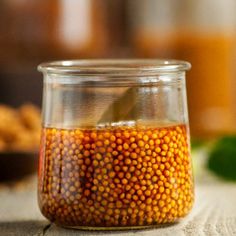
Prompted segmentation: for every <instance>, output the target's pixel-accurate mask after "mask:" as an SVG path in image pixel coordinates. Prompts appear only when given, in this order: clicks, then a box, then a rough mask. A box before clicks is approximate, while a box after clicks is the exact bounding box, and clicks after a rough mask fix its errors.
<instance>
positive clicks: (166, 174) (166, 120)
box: [38, 60, 194, 230]
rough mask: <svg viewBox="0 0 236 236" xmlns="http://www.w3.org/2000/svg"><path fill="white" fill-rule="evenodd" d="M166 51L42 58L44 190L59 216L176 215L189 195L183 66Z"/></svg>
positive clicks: (119, 225)
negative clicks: (148, 55) (163, 55)
mask: <svg viewBox="0 0 236 236" xmlns="http://www.w3.org/2000/svg"><path fill="white" fill-rule="evenodd" d="M189 68H190V64H189V63H187V62H183V61H174V60H169V61H164V60H77V61H59V62H52V63H44V64H41V65H40V66H39V70H40V71H41V72H43V74H44V93H43V127H42V140H41V151H40V160H39V182H38V200H39V206H40V209H41V212H42V213H43V215H44V216H45V217H46V218H48V219H49V220H50V221H52V222H55V223H56V224H57V225H59V226H63V227H72V228H78V229H88V230H104V229H105V230H106V229H108V230H116V229H132V228H146V227H153V226H160V225H163V224H168V223H174V222H177V221H178V220H179V219H180V218H182V217H184V216H186V215H187V214H188V213H189V211H190V209H191V208H192V205H193V200H194V186H193V176H192V166H191V157H190V144H189V127H188V112H187V99H186V89H185V71H186V70H188V69H189Z"/></svg>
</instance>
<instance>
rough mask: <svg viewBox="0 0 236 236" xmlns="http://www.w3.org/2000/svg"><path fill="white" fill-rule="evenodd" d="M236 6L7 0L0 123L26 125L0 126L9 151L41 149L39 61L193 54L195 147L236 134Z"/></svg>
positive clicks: (0, 28)
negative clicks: (39, 141) (16, 134)
mask: <svg viewBox="0 0 236 236" xmlns="http://www.w3.org/2000/svg"><path fill="white" fill-rule="evenodd" d="M235 9H236V1H235V0H224V1H222V0H198V1H195V0H181V1H179V0H146V1H143V0H112V1H110V0H54V1H46V0H43V1H42V0H1V1H0V52H1V53H0V103H2V104H3V105H2V106H1V107H0V121H1V119H2V120H3V121H4V122H9V124H15V123H16V126H17V125H18V126H19V127H20V126H21V128H19V127H18V126H17V127H18V128H17V129H16V130H17V132H18V133H21V135H18V136H19V137H15V136H14V135H15V133H16V132H15V131H14V132H12V133H13V134H12V133H11V134H10V135H9V133H8V132H9V129H7V130H6V127H7V125H4V127H5V129H4V127H2V128H1V125H0V149H1V139H2V143H3V144H2V150H8V151H9V150H11V149H12V150H17V151H19V150H24V151H28V150H37V147H38V146H37V145H38V140H39V132H40V110H39V107H40V106H41V96H42V76H41V74H40V73H38V72H37V70H36V67H37V65H38V64H39V63H41V62H42V61H51V60H58V59H75V58H76V59H80V58H125V57H135V58H175V59H182V60H187V61H189V62H191V64H192V70H191V71H190V72H188V74H187V90H188V104H189V115H190V127H191V135H192V140H193V147H194V148H195V146H196V147H199V146H201V147H202V143H204V142H205V140H207V141H208V142H209V141H210V143H211V141H212V140H218V138H221V137H222V136H225V135H233V134H234V132H235V128H236V80H235V79H236V74H235V67H236V66H235V65H236V58H235V45H236V43H235V40H236V14H235ZM6 105H7V107H6ZM22 110H23V111H24V112H22ZM8 113H9V114H8ZM1 114H4V115H2V116H1ZM5 114H8V115H9V117H7V118H6V117H5ZM16 114H17V115H16ZM15 117H17V119H18V120H17V121H15V120H16V119H15ZM6 120H7V121H6ZM14 122H15V123H14ZM4 124H7V123H4ZM12 126H13V125H12ZM8 127H9V126H8ZM19 130H20V131H19ZM22 134H24V135H22ZM26 134H28V138H26V136H27V135H26ZM32 134H34V135H35V139H31V138H30V137H32ZM23 136H25V137H24V138H23ZM19 140H20V141H19ZM22 140H24V142H23V141H22ZM29 140H30V141H29ZM195 140H197V141H196V142H195ZM4 142H5V143H4ZM14 142H16V143H17V142H21V143H20V144H19V143H18V145H16V144H15V143H14ZM29 142H31V143H30V144H29ZM195 144H196V145H195ZM199 144H200V145H199ZM207 145H208V144H207ZM207 145H206V146H207Z"/></svg>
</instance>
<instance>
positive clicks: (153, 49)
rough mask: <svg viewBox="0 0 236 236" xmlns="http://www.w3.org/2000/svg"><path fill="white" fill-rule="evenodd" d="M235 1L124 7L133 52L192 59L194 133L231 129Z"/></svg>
mask: <svg viewBox="0 0 236 236" xmlns="http://www.w3.org/2000/svg"><path fill="white" fill-rule="evenodd" d="M235 5H236V2H235V1H233V0H226V1H220V0H217V1H215V0H200V1H193V0H192V1H187V0H182V1H178V2H177V1H176V2H173V1H169V0H168V1H166V0H158V1H157V0H148V1H145V2H143V1H137V4H135V5H133V4H132V6H131V7H130V9H133V13H132V14H135V15H136V17H135V18H134V17H133V16H132V18H133V19H135V20H134V21H135V22H134V23H133V31H132V32H133V33H132V39H133V42H134V45H135V46H134V47H135V51H136V55H137V56H140V57H157V56H158V57H160V56H161V57H175V58H178V59H184V60H188V61H190V62H191V63H192V66H193V69H192V71H191V72H190V73H189V74H190V79H189V80H188V83H187V84H188V86H187V88H188V97H189V111H190V126H191V131H192V134H193V135H194V136H197V137H210V136H217V135H220V134H225V133H230V132H233V131H235V127H236V114H235V105H234V104H235V98H234V94H235V90H236V84H235V82H234V80H235V73H234V72H235V71H234V66H233V64H234V62H235V55H234V54H235V42H236V40H235V39H236V34H235V27H236V17H235V14H234V9H235V7H236V6H235ZM134 9H135V10H134ZM154 12H156V14H154Z"/></svg>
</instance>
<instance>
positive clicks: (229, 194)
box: [0, 182, 236, 236]
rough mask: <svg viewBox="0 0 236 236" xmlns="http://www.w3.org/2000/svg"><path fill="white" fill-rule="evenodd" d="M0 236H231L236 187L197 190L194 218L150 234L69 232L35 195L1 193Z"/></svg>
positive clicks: (235, 218) (209, 186)
mask: <svg viewBox="0 0 236 236" xmlns="http://www.w3.org/2000/svg"><path fill="white" fill-rule="evenodd" d="M0 235H3V236H8V235H10V236H11V235H17V236H18V235H19V236H21V235H22V236H23V235H24V236H28V235H29V236H34V235H38V236H41V235H42V236H43V235H47V236H62V235H63V236H73V235H81V236H96V235H107V236H113V235H114V236H133V235H135V236H154V235H155V236H156V235H161V236H162V235H163V236H169V235H170V236H171V235H174V236H178V235H180V236H182V235H183V236H198V235H199V236H202V235H207V236H208V235H209V236H215V235H216V236H217V235H220V236H224V235H225V236H231V235H236V184H230V183H221V182H216V183H207V184H198V185H197V187H196V200H195V205H194V208H193V210H192V212H191V214H190V215H189V216H188V217H186V218H185V219H184V220H182V221H181V222H179V223H178V224H175V225H172V226H169V227H165V228H157V229H151V230H140V231H137V230H133V231H122V232H121V231H115V232H104V231H103V232H96V231H89V232H87V231H80V230H68V229H63V228H59V227H57V226H55V225H54V224H50V223H49V222H48V221H46V220H45V219H44V218H43V217H42V216H41V214H40V212H39V210H38V206H37V198H36V191H32V190H31V191H20V192H19V191H10V190H8V189H5V190H2V191H0Z"/></svg>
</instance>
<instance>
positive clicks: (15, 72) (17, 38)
mask: <svg viewBox="0 0 236 236" xmlns="http://www.w3.org/2000/svg"><path fill="white" fill-rule="evenodd" d="M106 14H107V10H106V1H104V0H55V1H40V0H2V1H1V2H0V51H1V54H0V69H1V70H0V81H1V82H0V101H1V103H6V104H9V105H13V106H19V105H21V104H22V103H24V102H29V101H30V102H33V103H35V104H38V105H40V104H41V93H42V91H41V87H42V84H41V81H40V79H38V80H36V79H32V78H37V77H38V74H37V72H36V71H35V67H36V65H37V64H38V63H39V62H40V61H42V60H45V61H48V60H56V59H58V58H86V57H91V58H93V57H102V56H104V55H105V53H106V52H107V51H108V50H107V49H106V47H108V46H107V37H108V36H107V18H106ZM6 91H7V92H6Z"/></svg>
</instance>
